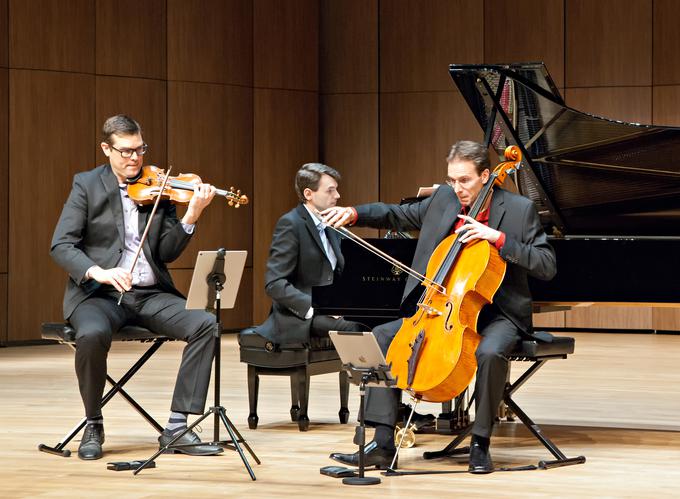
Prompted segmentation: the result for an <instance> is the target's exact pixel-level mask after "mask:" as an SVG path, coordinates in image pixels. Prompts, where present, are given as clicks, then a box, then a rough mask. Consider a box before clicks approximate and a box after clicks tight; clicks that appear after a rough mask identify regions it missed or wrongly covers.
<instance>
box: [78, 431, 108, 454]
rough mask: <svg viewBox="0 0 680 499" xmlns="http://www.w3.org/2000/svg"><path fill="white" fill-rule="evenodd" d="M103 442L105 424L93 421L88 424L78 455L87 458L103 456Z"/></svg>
mask: <svg viewBox="0 0 680 499" xmlns="http://www.w3.org/2000/svg"><path fill="white" fill-rule="evenodd" d="M103 443H104V425H103V424H92V423H91V424H88V425H86V426H85V431H84V432H83V438H81V439H80V445H79V446H78V457H79V458H80V459H85V460H91V459H99V458H100V457H102V444H103Z"/></svg>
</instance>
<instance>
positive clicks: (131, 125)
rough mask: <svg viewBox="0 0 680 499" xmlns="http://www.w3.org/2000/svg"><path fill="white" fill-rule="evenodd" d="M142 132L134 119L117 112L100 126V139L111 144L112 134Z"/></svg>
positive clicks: (135, 133)
mask: <svg viewBox="0 0 680 499" xmlns="http://www.w3.org/2000/svg"><path fill="white" fill-rule="evenodd" d="M141 133H142V127H141V126H139V123H137V122H136V121H135V120H133V119H132V118H130V117H129V116H126V115H124V114H117V115H116V116H111V117H110V118H108V119H107V120H106V121H105V122H104V125H103V126H102V141H103V142H106V143H107V144H109V145H111V136H112V135H137V134H140V135H141Z"/></svg>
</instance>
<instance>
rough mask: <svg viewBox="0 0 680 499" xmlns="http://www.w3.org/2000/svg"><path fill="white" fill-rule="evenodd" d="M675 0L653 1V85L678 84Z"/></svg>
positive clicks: (679, 34)
mask: <svg viewBox="0 0 680 499" xmlns="http://www.w3.org/2000/svg"><path fill="white" fill-rule="evenodd" d="M678 47H680V30H678V2H677V0H654V50H653V53H652V55H653V57H654V59H653V66H654V85H677V84H680V51H678Z"/></svg>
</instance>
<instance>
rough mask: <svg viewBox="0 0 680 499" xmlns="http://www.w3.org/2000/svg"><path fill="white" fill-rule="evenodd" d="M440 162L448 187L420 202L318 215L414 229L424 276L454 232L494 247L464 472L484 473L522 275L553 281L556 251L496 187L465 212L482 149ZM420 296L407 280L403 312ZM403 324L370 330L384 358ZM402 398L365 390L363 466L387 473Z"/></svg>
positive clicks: (464, 149)
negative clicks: (495, 264) (491, 292)
mask: <svg viewBox="0 0 680 499" xmlns="http://www.w3.org/2000/svg"><path fill="white" fill-rule="evenodd" d="M446 161H447V178H446V183H445V184H443V185H441V186H440V187H439V188H438V189H437V190H436V191H435V192H434V193H433V194H432V196H430V197H428V198H426V199H424V200H422V201H420V202H417V203H413V204H409V205H403V206H402V205H396V204H384V203H371V204H366V205H361V206H357V207H333V208H329V209H327V210H325V211H324V212H323V213H322V215H323V216H324V217H325V219H326V222H327V223H328V224H330V225H333V226H335V227H340V226H343V225H357V226H365V227H374V228H385V229H387V228H391V229H397V230H401V231H408V230H420V236H419V240H418V245H417V248H416V252H415V255H414V257H413V263H412V265H411V267H412V268H413V269H414V270H415V271H416V272H419V273H421V274H425V269H426V267H427V263H428V260H429V258H430V255H431V254H432V252H433V251H434V249H435V248H436V247H437V245H438V244H439V243H440V242H441V241H442V240H443V239H444V238H445V237H447V236H449V235H450V234H452V233H453V232H456V233H461V232H462V231H464V232H465V233H464V234H463V235H462V236H461V241H462V242H470V241H472V240H474V239H485V240H487V241H489V243H491V244H493V245H494V246H495V247H496V249H498V250H499V253H500V256H501V258H503V260H505V262H506V263H507V268H506V273H505V277H504V278H503V281H502V283H501V286H500V288H499V289H498V291H497V292H496V294H495V296H494V299H493V303H491V304H489V305H486V306H485V307H484V308H483V309H482V311H481V314H480V316H479V320H478V323H477V331H478V332H479V334H480V335H481V341H480V343H479V346H478V348H477V351H476V359H477V373H476V375H477V381H476V387H475V390H476V401H475V402H476V405H475V420H474V423H473V427H472V431H471V434H472V437H471V443H470V458H469V470H470V472H473V473H490V472H492V471H493V462H492V459H491V454H490V452H489V446H490V438H491V434H492V429H493V424H494V419H495V417H496V414H497V412H498V406H499V404H500V402H501V400H502V398H503V390H504V386H505V381H506V376H507V373H508V361H507V358H506V355H507V354H508V353H509V352H510V351H511V350H512V349H513V347H514V345H515V343H516V342H517V341H518V340H519V339H520V338H522V337H524V336H530V335H532V333H533V331H532V323H531V313H532V307H531V295H530V292H529V285H528V281H527V276H529V275H530V276H532V277H535V278H538V279H544V280H549V279H551V278H552V277H553V276H554V274H555V272H556V266H555V253H554V251H553V249H552V247H551V246H550V244H549V243H548V241H547V238H546V234H545V232H544V231H543V228H542V226H541V223H540V220H539V217H538V213H537V211H536V208H535V206H534V204H533V202H532V201H530V200H529V199H527V198H525V197H523V196H520V195H517V194H514V193H511V192H509V191H507V190H504V189H501V188H499V187H494V190H493V194H492V196H491V198H490V199H489V200H488V201H487V203H486V206H484V207H483V208H482V210H481V211H480V213H479V214H478V216H477V219H476V220H475V219H473V218H471V217H469V216H467V215H466V213H467V212H468V210H469V209H470V207H471V206H472V205H473V204H474V202H475V200H476V199H477V197H478V196H479V194H480V192H481V191H482V188H483V187H484V185H485V184H486V182H487V181H489V178H490V173H491V172H490V162H489V156H488V151H487V148H486V147H485V146H484V145H482V144H479V143H476V142H471V141H459V142H457V143H456V144H454V145H453V146H452V147H451V150H450V152H449V155H448V157H447V158H446ZM421 293H422V287H421V286H419V285H418V281H417V280H416V279H415V278H414V277H413V276H411V277H409V279H408V280H407V282H406V287H405V290H404V295H403V297H402V310H409V308H411V309H412V308H413V306H414V305H415V303H416V301H417V300H418V298H419V296H420V294H421ZM401 323H402V319H398V320H396V321H392V322H388V323H386V324H382V325H380V326H378V327H376V328H375V329H374V330H373V333H374V335H375V336H376V338H377V340H378V343H379V344H380V346H381V348H382V349H383V352H384V353H386V352H387V350H388V348H389V345H390V343H391V341H392V339H393V338H394V336H395V334H396V333H397V332H398V330H399V328H400V326H401ZM400 397H401V394H400V392H399V390H395V389H387V388H371V389H369V390H368V391H367V394H366V411H365V420H366V422H367V424H369V425H371V426H374V427H375V433H374V437H373V440H372V441H371V442H370V443H369V444H367V446H366V460H365V463H366V465H367V466H376V467H378V468H386V467H388V466H389V465H390V463H391V461H392V457H393V455H394V452H395V444H394V436H393V435H394V425H395V423H396V420H397V406H398V402H399V400H400ZM330 457H331V458H332V459H335V460H336V461H340V462H342V463H345V464H349V465H353V466H356V465H357V464H358V459H359V458H358V453H354V454H341V453H333V454H331V456H330Z"/></svg>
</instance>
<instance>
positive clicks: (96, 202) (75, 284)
mask: <svg viewBox="0 0 680 499" xmlns="http://www.w3.org/2000/svg"><path fill="white" fill-rule="evenodd" d="M151 209H152V206H151V205H149V206H141V207H140V208H139V231H140V234H141V233H142V232H143V231H144V228H145V227H146V222H147V220H148V217H149V214H150V213H151ZM190 239H191V235H190V234H187V233H186V232H185V230H184V228H183V227H182V224H181V223H180V222H179V220H178V219H177V214H176V211H175V207H174V206H173V205H172V204H170V203H169V202H167V201H161V202H160V204H159V206H158V210H157V211H156V215H155V216H154V219H153V222H152V224H151V228H150V229H149V234H148V237H147V239H146V241H145V242H144V246H143V251H144V255H145V256H146V259H147V260H148V262H149V264H150V265H151V267H152V269H153V272H154V274H155V275H156V278H157V279H158V286H159V287H160V288H161V289H163V290H165V291H168V292H170V293H174V294H176V295H178V296H182V295H181V293H180V292H179V291H177V289H176V288H175V286H174V284H173V282H172V278H171V277H170V273H169V272H168V269H167V267H166V263H168V262H172V261H173V260H175V259H176V258H177V257H178V256H179V255H180V254H181V253H182V251H183V250H184V248H185V247H186V245H187V244H188V243H189V240H190ZM124 240H125V229H124V227H123V204H122V202H121V199H120V189H119V187H118V179H117V178H116V176H115V174H114V173H113V170H111V166H110V165H108V164H106V165H101V166H98V167H96V168H94V169H93V170H90V171H87V172H83V173H78V174H76V175H75V176H74V178H73V187H72V188H71V193H70V194H69V197H68V199H67V200H66V203H65V204H64V208H63V210H62V212H61V216H60V217H59V221H58V222H57V226H56V228H55V230H54V235H53V236H52V246H51V250H50V254H51V256H52V258H53V259H54V260H55V261H56V262H57V263H58V264H59V265H60V266H61V267H63V268H64V269H65V270H66V271H67V272H68V274H69V280H68V281H67V283H66V292H65V294H64V317H65V318H66V319H68V318H69V317H70V316H71V313H73V310H74V309H75V308H76V306H78V304H80V303H81V302H82V301H83V300H85V299H86V298H87V297H88V296H90V295H91V294H92V293H94V292H95V290H96V289H97V288H98V287H99V286H100V284H99V283H97V282H96V281H94V280H87V281H83V279H84V277H85V273H86V272H87V270H88V269H89V268H90V267H92V266H93V265H99V266H100V267H102V268H104V269H108V268H112V267H115V266H116V265H117V264H118V262H119V260H120V258H121V255H122V253H123V246H124Z"/></svg>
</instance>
